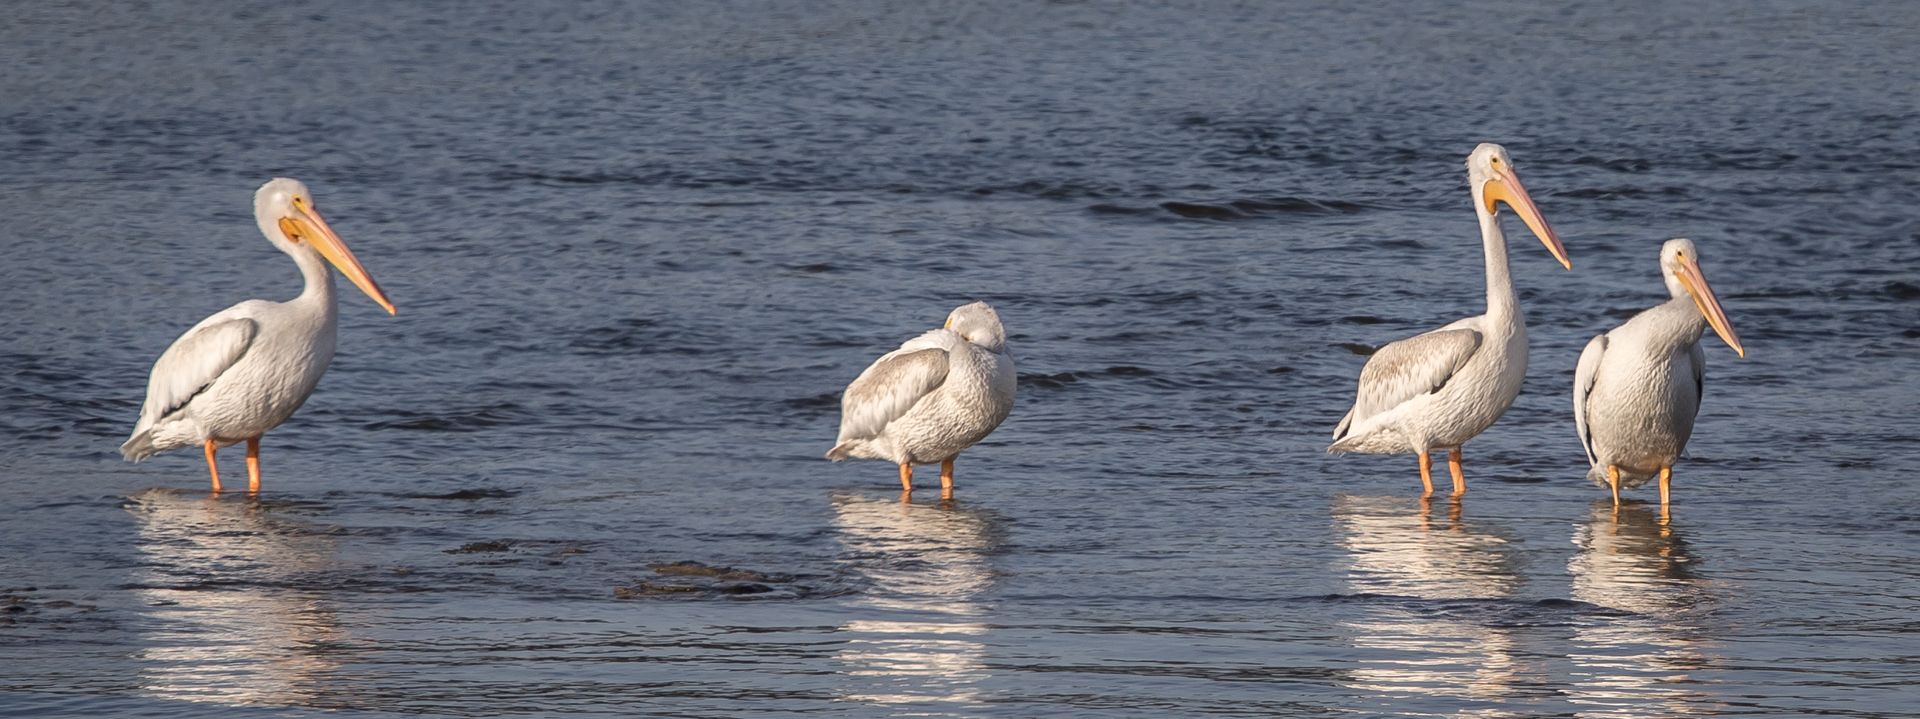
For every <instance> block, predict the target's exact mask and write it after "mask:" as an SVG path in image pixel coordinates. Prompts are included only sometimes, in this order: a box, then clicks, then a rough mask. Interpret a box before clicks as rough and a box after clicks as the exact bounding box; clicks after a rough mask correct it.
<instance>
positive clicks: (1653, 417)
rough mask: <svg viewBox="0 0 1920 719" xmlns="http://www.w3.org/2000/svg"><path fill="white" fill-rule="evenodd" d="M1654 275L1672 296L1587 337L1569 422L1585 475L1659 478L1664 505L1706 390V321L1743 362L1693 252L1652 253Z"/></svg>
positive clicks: (1635, 482)
mask: <svg viewBox="0 0 1920 719" xmlns="http://www.w3.org/2000/svg"><path fill="white" fill-rule="evenodd" d="M1660 274H1661V276H1662V277H1664V278H1666V281H1667V294H1668V295H1670V296H1671V297H1672V299H1669V300H1667V301H1666V302H1664V303H1662V304H1658V305H1655V306H1653V307H1651V308H1648V309H1647V310H1645V311H1643V312H1641V313H1640V314H1637V315H1634V316H1633V319H1630V320H1627V321H1626V323H1625V324H1622V325H1620V326H1619V327H1615V328H1613V329H1612V330H1609V331H1608V332H1607V333H1606V334H1603V335H1600V336H1598V337H1595V338H1593V340H1592V341H1590V342H1588V343H1587V349H1586V350H1585V351H1583V352H1581V353H1580V364H1579V365H1578V366H1577V367H1576V368H1575V369H1574V371H1573V422H1574V427H1575V428H1576V429H1577V430H1578V431H1579V432H1580V444H1581V446H1583V447H1585V448H1586V450H1587V463H1588V464H1590V465H1591V466H1592V468H1591V469H1589V470H1587V479H1590V480H1593V482H1594V483H1596V484H1600V485H1604V486H1607V487H1609V488H1611V489H1612V490H1613V504H1614V506H1616V507H1617V506H1619V504H1620V488H1621V487H1622V486H1626V487H1629V488H1631V487H1637V486H1640V485H1642V484H1645V483H1646V481H1647V480H1648V479H1652V478H1653V477H1654V476H1655V475H1658V476H1659V477H1660V507H1661V508H1662V510H1664V509H1665V508H1666V506H1667V491H1668V485H1669V483H1670V482H1671V481H1672V479H1673V461H1674V460H1675V459H1678V458H1679V457H1680V452H1681V451H1683V450H1685V449H1686V448H1687V437H1689V436H1691V435H1692V434H1693V418H1694V416H1695V415H1696V414H1698V413H1699V412H1700V396H1701V394H1702V393H1703V392H1705V390H1706V376H1707V355H1706V353H1705V352H1702V351H1701V349H1700V336H1701V335H1702V334H1703V333H1705V331H1706V328H1707V326H1708V325H1712V326H1713V331H1714V332H1715V333H1718V334H1719V335H1720V339H1723V340H1726V342H1727V346H1729V347H1732V348H1733V351H1734V352H1735V353H1737V354H1739V355H1740V356H1741V357H1746V356H1747V350H1746V348H1745V347H1743V346H1741V345H1740V337H1739V336H1738V335H1735V334H1734V333H1733V324H1732V323H1731V322H1728V321H1727V313H1726V311H1725V310H1722V309H1720V299H1719V298H1717V297H1714V296H1713V288H1711V287H1708V286H1707V276H1706V275H1704V274H1702V273H1701V272H1700V251H1699V250H1697V249H1694V246H1693V241H1692V240H1687V239H1674V240H1667V243H1666V244H1665V245H1662V246H1661V247H1660Z"/></svg>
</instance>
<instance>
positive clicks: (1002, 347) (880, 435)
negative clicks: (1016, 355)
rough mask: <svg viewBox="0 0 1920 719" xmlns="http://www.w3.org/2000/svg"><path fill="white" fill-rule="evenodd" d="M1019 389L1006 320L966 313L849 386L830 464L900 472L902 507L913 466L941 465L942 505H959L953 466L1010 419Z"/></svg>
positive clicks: (984, 309) (985, 311) (974, 310)
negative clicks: (872, 464) (846, 462)
mask: <svg viewBox="0 0 1920 719" xmlns="http://www.w3.org/2000/svg"><path fill="white" fill-rule="evenodd" d="M1015 384H1016V376H1015V374H1014V370H1013V356H1012V355H1010V354H1008V353H1007V330H1006V328H1005V327H1002V326H1001V325H1000V315H999V313H996V312H994V311H993V307H991V306H989V305H988V304H987V303H985V302H975V303H973V304H969V305H961V306H959V307H957V308H955V309H954V310H953V312H952V313H951V314H949V315H947V324H946V326H945V327H943V328H941V329H937V330H933V331H931V332H928V333H926V334H923V335H920V336H919V337H915V338H913V339H910V340H907V342H906V343H905V344H902V345H900V349H897V350H894V351H892V352H888V353H887V354H885V355H883V356H882V357H881V358H880V359H878V360H875V361H874V363H873V365H872V366H869V367H867V369H866V371H865V372H861V373H860V376H859V377H858V378H856V379H854V380H853V384H850V385H847V391H846V392H845V393H844V394H842V395H841V396H840V439H839V440H838V443H837V444H835V445H834V446H833V449H831V450H828V452H827V459H831V460H833V461H835V462H838V461H840V460H843V459H846V458H848V457H855V458H859V459H884V460H887V461H889V462H892V463H894V464H897V465H899V466H900V490H901V495H900V496H901V499H902V500H905V499H907V498H908V497H909V496H910V495H912V494H913V465H915V464H930V463H933V462H939V463H940V497H941V498H942V499H952V498H953V458H954V457H955V456H957V455H959V454H960V452H961V450H964V449H966V448H968V447H972V446H973V445H974V443H975V442H979V441H980V440H982V439H985V438H986V436H987V435H988V434H989V433H991V432H993V429H994V428H995V427H998V426H1000V422H1002V421H1004V420H1005V419H1006V418H1007V413H1008V412H1010V411H1012V410H1013V392H1014V386H1015Z"/></svg>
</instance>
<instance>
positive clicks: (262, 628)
mask: <svg viewBox="0 0 1920 719" xmlns="http://www.w3.org/2000/svg"><path fill="white" fill-rule="evenodd" d="M129 499H130V501H129V503H128V505H127V508H128V511H129V512H131V513H132V514H133V515H134V516H135V517H136V518H138V519H139V521H140V525H139V538H138V542H139V545H138V549H139V551H140V554H141V557H142V559H143V560H144V561H143V564H142V566H141V567H140V568H138V569H137V570H136V579H135V582H134V591H135V592H136V594H138V595H139V596H140V598H141V599H142V600H144V603H145V604H146V605H147V606H148V607H150V612H151V613H150V615H149V622H148V623H147V629H146V633H147V636H146V642H147V644H148V647H147V648H146V649H144V650H142V651H141V652H140V653H139V655H138V656H139V659H140V660H141V675H142V676H141V679H140V685H141V687H142V688H143V689H145V690H146V691H148V692H151V693H153V694H156V695H159V696H162V697H165V698H169V699H182V700H189V701H203V702H218V703H223V704H272V705H300V706H315V705H317V704H319V700H321V699H322V696H321V695H322V692H323V688H322V687H321V686H319V685H320V684H321V683H322V682H323V681H324V679H325V677H326V676H327V675H328V674H329V672H330V671H331V670H332V669H333V668H334V667H336V666H337V664H338V660H336V659H335V658H333V657H332V656H330V655H329V654H328V653H327V651H326V647H327V645H329V644H333V643H336V642H338V641H339V640H340V639H341V636H340V632H339V630H338V629H337V628H336V622H335V619H334V616H333V613H332V612H331V610H329V609H328V608H327V607H326V606H325V605H324V604H323V603H321V602H319V601H317V600H316V599H315V593H314V592H312V591H309V590H306V589H304V588H303V587H306V586H315V582H314V581H313V580H312V578H311V577H310V576H308V575H312V574H315V573H316V572H320V571H324V570H325V569H326V568H327V566H328V565H329V563H330V562H331V560H332V558H333V556H334V546H333V541H332V540H331V538H329V537H326V536H322V535H319V534H315V533H313V532H312V531H311V530H309V529H306V528H304V527H300V526H298V525H293V524H290V523H288V522H287V521H286V520H285V519H284V518H281V517H276V516H274V513H273V511H272V510H271V509H270V508H269V507H268V506H266V505H263V504H262V503H261V502H260V501H259V500H257V499H249V498H243V497H240V496H238V495H234V494H230V495H227V496H226V497H223V498H219V499H215V498H211V497H208V496H206V495H199V494H181V493H178V492H175V491H172V490H167V489H152V490H147V491H144V492H140V493H138V494H136V495H134V496H132V497H130V498H129Z"/></svg>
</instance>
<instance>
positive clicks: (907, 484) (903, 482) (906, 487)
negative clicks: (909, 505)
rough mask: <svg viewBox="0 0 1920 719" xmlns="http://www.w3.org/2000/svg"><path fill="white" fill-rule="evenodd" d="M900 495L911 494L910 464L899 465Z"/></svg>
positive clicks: (911, 475) (911, 476) (911, 472)
mask: <svg viewBox="0 0 1920 719" xmlns="http://www.w3.org/2000/svg"><path fill="white" fill-rule="evenodd" d="M900 494H902V495H908V494H913V464H911V463H907V462H902V463H901V464H900Z"/></svg>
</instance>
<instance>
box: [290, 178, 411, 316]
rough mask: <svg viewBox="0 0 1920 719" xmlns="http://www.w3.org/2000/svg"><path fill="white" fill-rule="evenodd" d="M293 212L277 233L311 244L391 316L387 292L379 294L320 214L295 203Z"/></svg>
mask: <svg viewBox="0 0 1920 719" xmlns="http://www.w3.org/2000/svg"><path fill="white" fill-rule="evenodd" d="M293 209H294V213H293V216H291V217H285V218H281V220H280V231H281V232H285V233H287V236H289V237H297V238H300V239H303V240H306V241H307V242H310V243H312V244H313V249H316V250H319V251H320V256H321V257H325V258H327V261H328V262H330V263H333V266H334V267H336V268H339V270H340V274H343V275H346V276H347V279H348V280H350V281H352V282H353V285H354V286H355V287H358V288H360V291H361V292H365V293H367V296H368V297H371V298H373V301H375V302H378V303H380V306H381V307H384V308H386V310H387V314H394V309H393V302H391V301H389V300H388V299H387V293H385V292H382V291H380V285H377V284H374V282H373V277H372V276H371V275H368V274H367V268H365V267H362V266H361V265H360V260H358V259H356V258H355V257H354V256H353V251H352V250H349V249H347V243H345V242H341V241H340V236H339V235H336V234H334V233H333V228H332V227H329V226H327V221H326V220H325V219H322V218H321V217H320V213H319V212H318V211H316V210H314V209H313V208H310V207H307V205H306V203H304V202H298V201H296V202H294V204H293Z"/></svg>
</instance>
